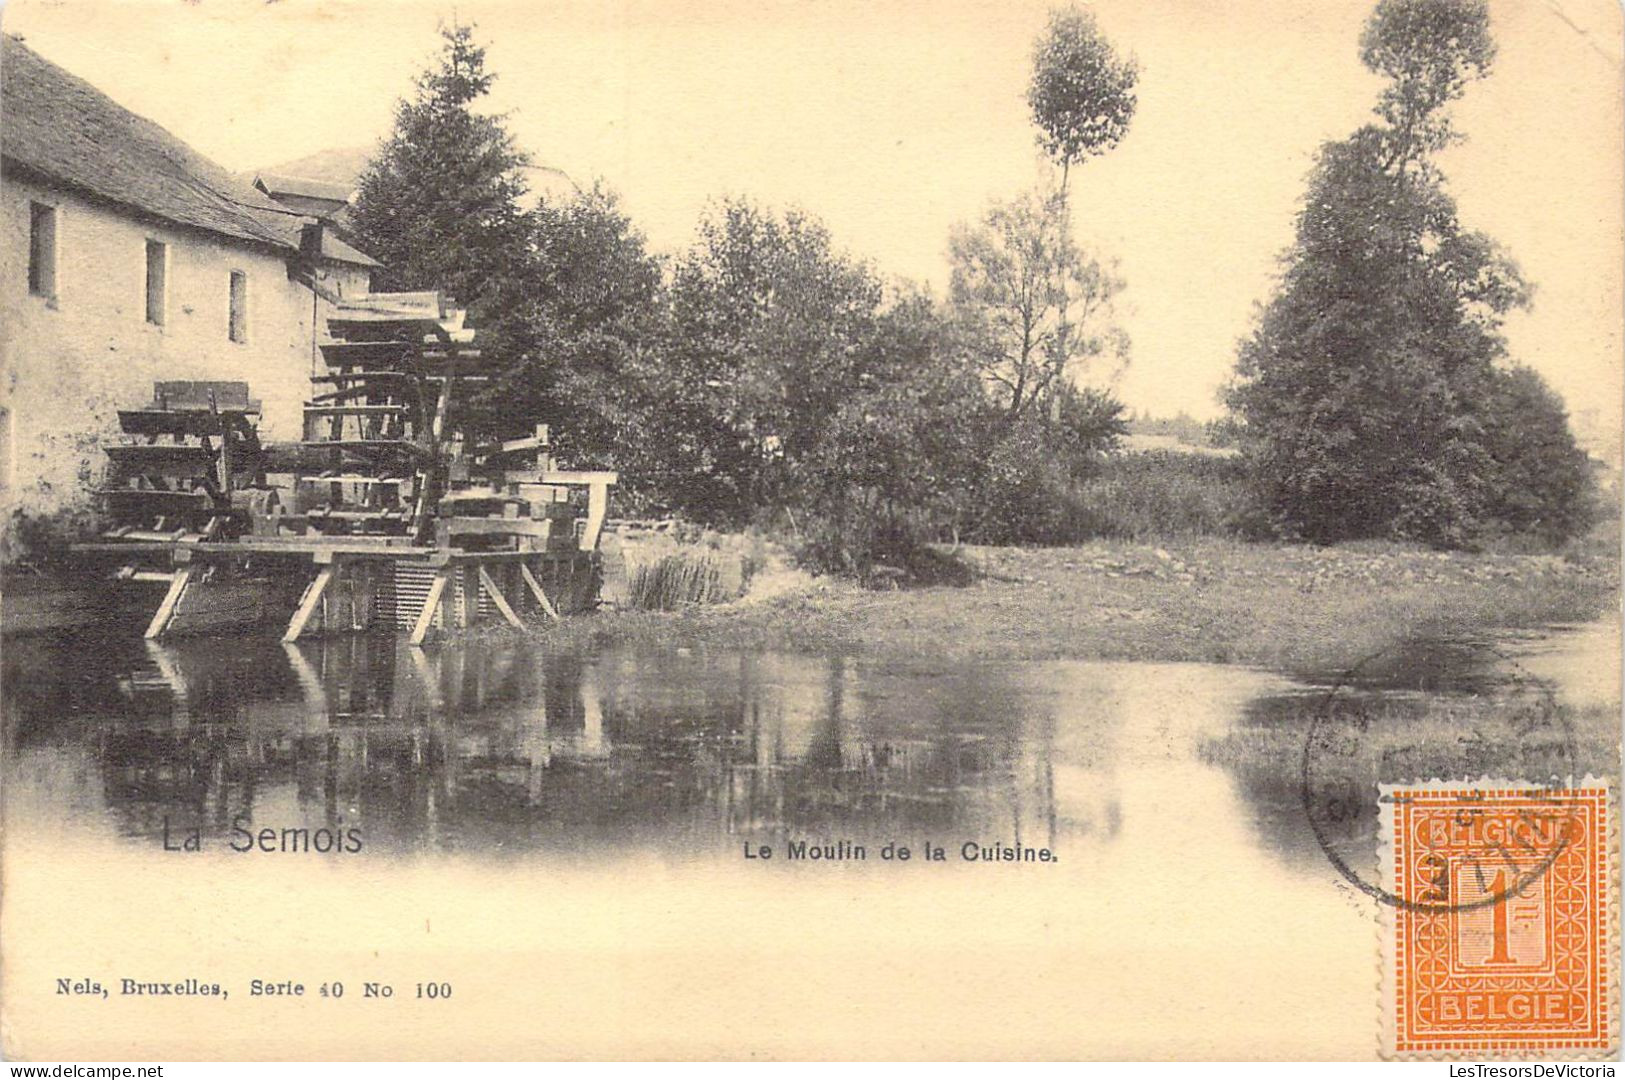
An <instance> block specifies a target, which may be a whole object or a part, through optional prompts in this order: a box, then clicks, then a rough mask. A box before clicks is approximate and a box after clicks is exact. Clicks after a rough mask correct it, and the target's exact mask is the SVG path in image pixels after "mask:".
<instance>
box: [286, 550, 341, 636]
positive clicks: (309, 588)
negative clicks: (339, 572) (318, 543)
mask: <svg viewBox="0 0 1625 1080" xmlns="http://www.w3.org/2000/svg"><path fill="white" fill-rule="evenodd" d="M332 580H333V567H331V566H328V567H325V568H323V570H322V571H321V573H319V574H317V575H316V577H315V578H314V579H313V580H312V581H311V583H310V584H309V585H306V586H305V595H304V596H302V597H300V598H299V607H298V609H297V610H295V611H294V613H293V618H292V619H289V620H288V629H287V630H285V631H283V633H282V640H283V641H298V640H299V635H300V634H302V633H304V632H305V624H306V623H308V622H310V617H311V616H312V615H314V614H315V613H316V605H317V604H320V603H321V602H322V594H323V593H325V592H326V591H327V585H328V582H330V581H332Z"/></svg>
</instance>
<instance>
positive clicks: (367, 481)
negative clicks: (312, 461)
mask: <svg viewBox="0 0 1625 1080" xmlns="http://www.w3.org/2000/svg"><path fill="white" fill-rule="evenodd" d="M293 482H294V483H296V484H362V485H366V486H369V487H400V486H402V485H403V484H410V483H411V482H412V481H411V478H409V477H405V476H361V475H359V474H357V473H340V474H339V475H337V476H296V477H294V478H293Z"/></svg>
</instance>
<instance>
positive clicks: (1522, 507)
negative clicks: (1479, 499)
mask: <svg viewBox="0 0 1625 1080" xmlns="http://www.w3.org/2000/svg"><path fill="white" fill-rule="evenodd" d="M1484 427H1485V438H1486V442H1487V444H1488V448H1489V452H1490V456H1491V457H1492V458H1493V459H1494V461H1495V470H1494V473H1493V476H1494V479H1493V482H1492V484H1491V487H1490V491H1489V494H1488V506H1487V516H1488V517H1489V519H1490V520H1491V522H1492V523H1493V527H1494V528H1496V529H1499V530H1505V531H1507V532H1511V533H1523V534H1528V535H1531V536H1534V537H1537V538H1539V539H1540V540H1543V541H1545V542H1547V543H1549V544H1555V543H1559V542H1561V541H1563V540H1566V539H1568V538H1569V537H1571V536H1576V535H1579V534H1581V533H1583V532H1585V531H1586V530H1587V529H1589V528H1590V527H1591V525H1592V524H1593V522H1594V521H1595V518H1596V509H1597V508H1596V505H1595V502H1594V490H1593V483H1594V479H1593V474H1592V471H1591V462H1590V459H1589V458H1588V457H1587V456H1586V453H1585V451H1583V450H1581V449H1580V448H1579V447H1578V446H1576V445H1575V444H1574V438H1573V436H1572V435H1571V434H1570V432H1569V422H1568V414H1567V412H1566V411H1565V410H1564V408H1563V402H1562V399H1560V398H1559V397H1558V396H1557V395H1556V394H1554V393H1553V392H1552V390H1551V388H1550V387H1548V386H1547V385H1546V382H1545V380H1544V379H1542V378H1541V377H1540V375H1539V374H1537V373H1536V372H1535V371H1533V370H1531V369H1529V368H1527V367H1514V368H1511V369H1509V370H1506V371H1498V372H1496V379H1495V385H1494V387H1493V388H1492V396H1491V399H1490V407H1489V410H1488V416H1487V418H1486V421H1485V425H1484Z"/></svg>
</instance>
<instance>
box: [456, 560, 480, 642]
mask: <svg viewBox="0 0 1625 1080" xmlns="http://www.w3.org/2000/svg"><path fill="white" fill-rule="evenodd" d="M462 586H463V597H462V600H463V602H462V605H461V608H462V610H461V611H459V612H458V620H457V625H458V626H459V627H460V628H462V629H464V630H467V629H468V628H469V627H471V626H473V625H474V624H475V623H476V622H478V621H479V617H480V575H479V569H478V567H474V566H465V567H463V569H462Z"/></svg>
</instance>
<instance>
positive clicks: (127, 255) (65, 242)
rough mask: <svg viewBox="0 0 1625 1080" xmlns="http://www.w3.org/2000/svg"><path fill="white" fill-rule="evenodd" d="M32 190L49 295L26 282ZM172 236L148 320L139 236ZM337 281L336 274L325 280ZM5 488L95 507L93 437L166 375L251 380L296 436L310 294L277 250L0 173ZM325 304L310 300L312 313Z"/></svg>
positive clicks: (360, 279)
mask: <svg viewBox="0 0 1625 1080" xmlns="http://www.w3.org/2000/svg"><path fill="white" fill-rule="evenodd" d="M31 202H38V203H44V204H47V205H52V206H55V207H56V208H57V238H56V247H57V289H56V298H55V300H54V301H48V300H47V299H46V298H44V297H41V296H35V295H31V294H30V293H29V290H28V248H29V217H30V207H29V204H30V203H31ZM148 240H157V241H159V242H161V243H164V244H167V245H168V273H167V305H166V307H167V310H166V316H165V321H164V324H163V325H162V326H155V325H152V324H150V323H148V322H147V320H146V243H147V241H148ZM233 270H239V271H242V272H244V273H246V274H247V276H248V334H247V340H246V341H244V342H234V341H231V340H230V337H229V332H228V321H229V310H230V307H229V305H230V274H231V271H233ZM367 276H368V275H367V272H366V271H365V270H364V269H362V268H360V267H355V268H349V267H345V268H343V272H342V273H341V274H340V275H338V279H341V280H342V281H343V286H344V287H343V294H344V295H345V296H352V295H355V294H357V293H364V292H365V291H366V287H367ZM338 279H334V278H333V277H332V276H331V275H330V280H329V281H328V287H329V288H335V287H336V285H337V284H338ZM0 289H3V293H4V294H3V297H0V334H3V341H0V395H3V400H0V408H3V409H4V410H5V415H3V416H0V440H3V441H4V444H5V445H3V446H0V483H3V484H4V485H5V486H4V489H3V490H0V500H3V502H4V510H5V518H6V520H7V522H8V523H9V522H10V521H11V520H12V519H13V517H14V514H15V511H16V510H18V509H21V510H23V511H25V512H26V513H29V514H52V513H60V512H62V511H64V510H67V511H72V510H73V509H75V508H84V507H87V506H89V505H90V502H89V499H88V492H89V490H90V489H91V488H93V487H94V486H96V485H97V484H99V483H100V476H99V473H100V471H101V468H102V454H101V450H100V441H101V440H102V439H103V438H105V437H106V436H108V435H111V434H113V433H115V432H116V431H117V424H118V417H117V414H116V411H115V410H116V409H118V408H120V407H131V406H138V405H141V404H143V403H145V402H147V401H150V400H151V398H152V384H153V383H154V382H156V381H159V380H172V379H235V380H241V381H244V382H247V383H248V384H249V389H250V392H251V394H252V395H253V396H254V397H256V398H259V399H261V400H262V401H263V402H264V409H265V412H264V416H263V418H262V419H261V422H260V432H261V438H262V439H264V440H266V441H276V440H293V439H298V438H299V437H300V405H301V403H302V402H303V401H304V400H305V399H306V397H307V396H308V395H309V393H310V381H309V379H310V374H311V364H312V358H313V341H314V338H313V334H312V325H311V324H312V315H313V310H312V308H313V305H312V294H311V292H310V290H309V289H307V288H305V287H304V286H303V285H300V284H298V283H296V282H293V281H290V280H289V279H288V274H287V264H286V262H285V260H284V259H283V258H282V257H281V256H279V255H278V254H277V253H275V252H274V251H271V250H258V249H255V248H253V247H250V246H247V245H239V244H235V243H232V242H230V241H228V240H226V239H225V238H223V237H218V236H214V235H212V234H208V233H203V232H197V231H192V230H186V229H181V228H178V227H172V226H166V225H162V224H159V223H155V222H154V223H149V222H145V221H142V220H140V219H138V218H136V217H133V216H130V215H126V214H124V213H121V212H119V211H116V210H113V209H110V208H108V207H105V206H102V205H99V204H94V203H91V202H88V201H86V200H83V199H80V198H77V197H75V196H72V195H68V194H65V193H61V192H57V191H53V190H47V189H44V188H41V187H36V186H34V185H32V184H29V183H25V182H19V181H17V180H15V179H14V178H13V177H10V176H8V177H6V179H5V183H4V184H3V185H0ZM327 307H328V305H327V304H326V303H325V302H323V303H321V304H319V305H318V306H317V311H316V317H317V319H318V321H320V320H323V319H325V316H326V309H327Z"/></svg>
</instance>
